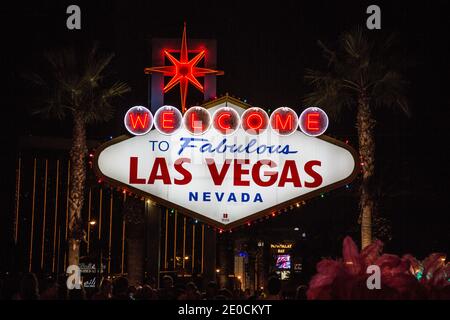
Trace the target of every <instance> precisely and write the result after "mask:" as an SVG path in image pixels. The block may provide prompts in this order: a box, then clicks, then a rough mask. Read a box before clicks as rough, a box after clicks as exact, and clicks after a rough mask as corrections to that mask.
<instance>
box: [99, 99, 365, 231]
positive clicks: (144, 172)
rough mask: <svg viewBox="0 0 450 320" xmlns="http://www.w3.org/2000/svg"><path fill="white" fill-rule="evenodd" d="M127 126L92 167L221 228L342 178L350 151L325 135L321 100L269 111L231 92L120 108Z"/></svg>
mask: <svg viewBox="0 0 450 320" xmlns="http://www.w3.org/2000/svg"><path fill="white" fill-rule="evenodd" d="M124 124H125V126H126V128H127V129H128V131H129V132H130V133H131V135H126V136H121V137H118V138H116V139H113V140H111V141H109V142H108V143H106V144H104V145H102V146H101V147H100V149H99V150H98V151H97V153H96V156H95V168H96V171H97V173H98V175H100V176H101V178H102V179H103V180H105V181H106V182H108V183H110V184H111V185H115V186H118V187H120V188H123V189H126V190H128V191H129V192H133V193H136V194H138V195H141V196H144V197H147V198H150V199H152V200H154V201H155V202H157V203H160V204H163V205H165V206H168V207H171V208H176V209H178V210H179V211H180V212H184V213H186V214H188V215H191V216H192V217H194V218H196V219H199V220H201V221H204V222H206V223H209V224H211V225H213V226H215V227H217V228H220V229H228V228H232V227H235V226H238V225H240V224H245V223H248V222H250V221H252V220H254V219H257V218H260V217H262V216H264V215H268V214H272V213H274V212H275V211H276V210H279V209H282V208H286V207H288V206H290V205H294V204H296V203H298V202H299V201H303V200H305V199H307V198H310V197H314V196H317V195H319V194H321V193H323V192H327V191H329V190H331V189H334V188H338V187H340V186H343V185H346V184H348V183H349V182H350V181H352V180H353V179H354V178H355V176H356V175H357V157H356V153H355V151H354V150H353V149H352V148H351V147H349V146H348V145H347V144H345V143H342V142H340V141H338V140H335V139H333V138H330V137H327V136H325V135H322V133H323V132H324V130H325V129H326V126H327V125H328V118H327V117H326V114H325V113H324V112H323V111H322V110H320V109H319V108H308V109H306V110H305V111H304V112H302V114H301V115H297V113H296V112H295V111H293V110H292V109H289V108H279V109H277V110H275V111H274V112H273V113H272V114H271V116H270V117H269V116H268V115H267V114H266V112H265V111H264V110H262V109H260V108H254V107H251V106H249V105H247V104H244V103H242V102H240V101H239V100H237V99H234V98H231V97H228V96H226V97H223V98H219V99H216V100H214V101H211V102H208V103H207V104H205V105H203V107H191V108H190V109H188V110H187V111H186V113H184V114H183V115H182V114H181V113H180V112H179V111H178V110H177V109H176V108H174V107H170V106H163V107H161V108H160V109H158V110H157V112H155V114H152V113H151V112H150V111H148V110H147V109H146V108H144V107H134V108H132V109H130V110H129V112H127V114H126V115H125V118H124Z"/></svg>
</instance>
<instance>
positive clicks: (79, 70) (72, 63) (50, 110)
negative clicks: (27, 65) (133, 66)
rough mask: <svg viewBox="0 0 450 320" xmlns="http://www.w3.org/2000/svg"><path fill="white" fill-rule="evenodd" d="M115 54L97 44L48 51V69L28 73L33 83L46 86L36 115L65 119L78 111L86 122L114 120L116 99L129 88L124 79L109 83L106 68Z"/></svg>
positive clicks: (46, 54)
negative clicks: (85, 50)
mask: <svg viewBox="0 0 450 320" xmlns="http://www.w3.org/2000/svg"><path fill="white" fill-rule="evenodd" d="M113 57H114V54H101V53H99V51H98V47H97V46H96V45H94V46H93V47H92V48H91V50H90V51H89V52H88V53H83V52H77V51H76V50H75V49H74V48H66V49H62V50H58V51H50V52H47V53H45V60H46V62H47V64H48V68H47V72H45V74H43V75H38V74H29V75H28V79H29V81H30V82H32V83H34V84H35V85H38V86H40V87H45V88H46V89H45V90H42V92H45V97H44V99H43V100H42V103H41V104H40V105H39V106H38V107H37V108H35V110H34V112H33V114H39V115H42V116H44V117H50V116H53V117H55V118H57V119H63V118H65V117H66V116H67V115H68V114H71V113H73V112H75V111H79V112H80V113H81V114H83V115H84V116H85V121H86V123H89V122H92V121H96V122H98V121H107V120H109V119H111V117H112V114H113V100H114V99H115V98H117V97H120V96H122V95H123V94H124V93H126V92H128V91H129V90H130V88H129V87H128V85H127V84H126V83H124V82H115V83H112V84H110V83H108V82H107V79H106V69H107V67H108V66H109V65H110V63H111V61H112V59H113Z"/></svg>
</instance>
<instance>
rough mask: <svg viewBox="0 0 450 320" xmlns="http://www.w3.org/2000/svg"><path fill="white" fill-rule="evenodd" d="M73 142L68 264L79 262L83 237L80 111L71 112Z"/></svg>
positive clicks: (83, 146)
mask: <svg viewBox="0 0 450 320" xmlns="http://www.w3.org/2000/svg"><path fill="white" fill-rule="evenodd" d="M73 122H74V123H73V137H72V138H73V144H72V148H71V150H70V163H71V171H70V191H69V248H68V249H69V255H68V256H69V265H72V264H73V265H78V264H79V258H80V257H79V254H80V242H81V240H82V239H83V225H82V221H81V209H82V208H83V203H84V183H85V180H86V167H85V158H86V152H87V147H86V126H85V122H84V118H83V115H82V113H80V112H79V111H76V112H74V114H73Z"/></svg>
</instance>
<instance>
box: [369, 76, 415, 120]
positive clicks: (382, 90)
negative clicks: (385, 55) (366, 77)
mask: <svg viewBox="0 0 450 320" xmlns="http://www.w3.org/2000/svg"><path fill="white" fill-rule="evenodd" d="M406 87H407V82H406V81H405V80H404V79H403V78H402V76H401V75H400V74H399V73H398V72H395V71H387V72H386V74H385V75H384V76H383V77H382V78H380V79H379V80H378V81H376V82H375V83H374V85H373V88H372V90H371V96H372V97H374V99H373V102H374V104H375V107H390V108H399V109H400V110H401V111H402V112H403V113H405V114H406V115H407V116H410V115H411V113H410V109H409V105H408V101H407V99H406V94H405V90H406Z"/></svg>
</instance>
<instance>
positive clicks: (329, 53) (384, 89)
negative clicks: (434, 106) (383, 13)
mask: <svg viewBox="0 0 450 320" xmlns="http://www.w3.org/2000/svg"><path fill="white" fill-rule="evenodd" d="M393 39H394V36H389V37H388V38H386V39H385V40H383V41H380V42H374V41H370V40H369V39H368V37H367V35H365V34H364V32H363V31H362V30H361V29H356V30H354V31H351V32H345V33H343V34H342V35H341V37H340V38H339V44H338V48H337V50H331V49H329V48H328V47H326V46H325V45H324V44H323V43H322V42H320V41H319V42H318V43H319V46H320V47H321V48H322V50H323V53H324V56H325V58H326V60H327V62H328V67H327V69H326V70H325V71H317V70H307V72H306V75H305V80H306V81H307V82H308V83H309V84H310V85H311V86H312V88H313V91H312V92H311V93H309V94H307V95H306V96H305V98H304V102H305V103H306V104H308V105H316V106H322V107H324V108H325V109H326V110H327V111H328V112H330V114H331V115H337V114H339V113H342V112H343V111H344V109H346V108H347V109H348V108H356V128H357V130H358V142H359V154H360V157H361V164H362V182H361V189H360V210H361V212H360V223H361V245H362V247H363V248H364V247H366V246H367V245H369V244H370V243H371V242H372V214H373V213H374V208H375V201H374V192H373V178H374V173H375V139H374V127H375V123H376V121H375V119H374V116H373V111H374V109H375V108H377V107H393V108H397V109H400V110H401V111H403V112H404V113H406V114H407V115H409V108H408V103H407V99H406V97H405V87H406V82H405V81H404V79H403V78H402V76H401V75H400V74H399V73H398V72H397V71H395V70H394V69H393V68H392V63H391V62H393V59H392V58H393V56H392V55H390V54H389V53H390V51H391V49H392V44H393Z"/></svg>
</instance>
